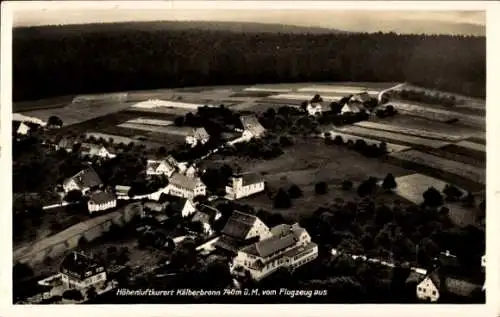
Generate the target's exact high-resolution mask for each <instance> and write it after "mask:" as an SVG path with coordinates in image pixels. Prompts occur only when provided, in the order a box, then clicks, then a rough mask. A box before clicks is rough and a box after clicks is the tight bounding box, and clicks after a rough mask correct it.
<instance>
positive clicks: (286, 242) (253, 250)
mask: <svg viewBox="0 0 500 317" xmlns="http://www.w3.org/2000/svg"><path fill="white" fill-rule="evenodd" d="M296 241H297V240H296V239H295V237H294V235H293V234H288V235H285V236H272V237H270V238H267V239H265V240H262V241H259V242H257V243H255V244H252V245H250V246H248V247H246V248H244V249H243V250H241V251H243V252H245V253H249V254H253V255H256V256H260V257H261V258H265V257H268V256H270V255H272V254H274V253H276V252H278V251H281V250H284V249H286V248H289V247H292V246H293V245H294V244H295V242H296Z"/></svg>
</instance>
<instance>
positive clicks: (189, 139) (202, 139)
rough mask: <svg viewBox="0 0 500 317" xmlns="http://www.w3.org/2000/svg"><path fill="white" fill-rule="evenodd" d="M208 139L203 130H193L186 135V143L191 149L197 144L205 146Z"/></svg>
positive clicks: (205, 131) (206, 133) (208, 136)
mask: <svg viewBox="0 0 500 317" xmlns="http://www.w3.org/2000/svg"><path fill="white" fill-rule="evenodd" d="M209 139H210V135H209V134H208V132H207V130H205V128H195V129H193V130H192V132H191V133H190V134H188V135H186V143H187V144H189V145H191V147H195V146H196V145H198V144H205V143H207V142H208V140H209Z"/></svg>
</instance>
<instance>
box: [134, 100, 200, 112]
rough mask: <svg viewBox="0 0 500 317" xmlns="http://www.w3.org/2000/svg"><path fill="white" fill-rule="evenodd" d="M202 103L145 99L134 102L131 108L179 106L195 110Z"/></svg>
mask: <svg viewBox="0 0 500 317" xmlns="http://www.w3.org/2000/svg"><path fill="white" fill-rule="evenodd" d="M202 106H203V104H197V103H187V102H177V101H170V100H146V101H143V102H139V103H136V104H135V105H133V106H132V108H137V109H154V108H179V109H188V110H196V109H198V107H202Z"/></svg>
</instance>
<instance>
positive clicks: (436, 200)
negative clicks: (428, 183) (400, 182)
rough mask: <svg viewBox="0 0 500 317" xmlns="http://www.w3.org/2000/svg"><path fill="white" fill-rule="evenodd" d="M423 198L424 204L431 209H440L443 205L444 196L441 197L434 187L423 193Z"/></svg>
mask: <svg viewBox="0 0 500 317" xmlns="http://www.w3.org/2000/svg"><path fill="white" fill-rule="evenodd" d="M423 197H424V204H425V205H427V206H429V207H438V206H441V205H442V204H443V196H441V193H439V191H438V190H437V189H436V188H434V187H429V188H428V189H427V190H426V191H425V192H424V193H423Z"/></svg>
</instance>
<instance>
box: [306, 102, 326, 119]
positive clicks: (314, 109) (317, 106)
mask: <svg viewBox="0 0 500 317" xmlns="http://www.w3.org/2000/svg"><path fill="white" fill-rule="evenodd" d="M306 110H307V113H309V115H310V116H319V115H321V114H322V113H323V106H322V105H321V103H319V102H309V103H308V104H307V107H306Z"/></svg>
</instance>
